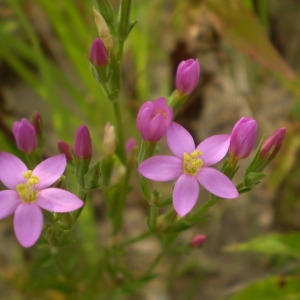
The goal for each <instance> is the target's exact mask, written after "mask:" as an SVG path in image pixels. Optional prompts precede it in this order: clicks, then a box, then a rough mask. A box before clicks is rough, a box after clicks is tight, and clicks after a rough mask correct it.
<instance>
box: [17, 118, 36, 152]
mask: <svg viewBox="0 0 300 300" xmlns="http://www.w3.org/2000/svg"><path fill="white" fill-rule="evenodd" d="M12 132H13V135H14V137H15V140H16V143H17V146H18V149H19V150H21V151H24V152H26V153H31V152H33V151H34V150H35V149H36V148H37V136H36V131H35V128H34V126H33V125H32V124H31V123H30V122H29V120H28V119H25V118H23V119H21V121H18V122H14V124H13V127H12Z"/></svg>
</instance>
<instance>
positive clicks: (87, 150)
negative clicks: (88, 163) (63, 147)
mask: <svg viewBox="0 0 300 300" xmlns="http://www.w3.org/2000/svg"><path fill="white" fill-rule="evenodd" d="M74 154H75V156H76V157H77V158H83V159H88V158H90V157H91V156H92V142H91V137H90V132H89V129H88V128H87V126H85V125H81V126H80V127H79V128H78V130H77V132H76V136H75V141H74Z"/></svg>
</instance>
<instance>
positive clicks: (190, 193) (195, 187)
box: [173, 174, 200, 217]
mask: <svg viewBox="0 0 300 300" xmlns="http://www.w3.org/2000/svg"><path fill="white" fill-rule="evenodd" d="M199 191H200V187H199V183H198V181H197V179H196V177H194V176H191V175H186V174H183V175H182V176H180V177H179V179H178V180H177V181H176V183H175V186H174V191H173V205H174V208H175V210H176V212H177V213H178V214H179V215H180V216H181V217H183V216H184V215H186V214H187V213H189V212H190V211H191V209H192V208H193V207H194V206H195V204H196V202H197V199H198V196H199Z"/></svg>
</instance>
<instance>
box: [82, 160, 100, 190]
mask: <svg viewBox="0 0 300 300" xmlns="http://www.w3.org/2000/svg"><path fill="white" fill-rule="evenodd" d="M100 177H101V161H98V162H96V163H95V164H94V165H93V166H92V167H91V168H90V169H89V170H88V172H87V173H86V174H85V176H84V181H85V186H84V188H85V190H87V191H91V190H95V189H99V188H100V187H101V184H100Z"/></svg>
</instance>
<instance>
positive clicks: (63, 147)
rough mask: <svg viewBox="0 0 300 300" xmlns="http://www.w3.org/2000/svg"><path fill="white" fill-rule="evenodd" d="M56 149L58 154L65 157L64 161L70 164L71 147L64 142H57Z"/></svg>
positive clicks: (71, 158) (71, 157)
mask: <svg viewBox="0 0 300 300" xmlns="http://www.w3.org/2000/svg"><path fill="white" fill-rule="evenodd" d="M57 147H58V150H59V152H60V153H62V154H64V155H65V156H66V159H67V161H68V162H71V161H72V160H73V156H72V150H71V149H72V147H71V145H69V144H68V143H67V142H65V141H62V140H59V141H57Z"/></svg>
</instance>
